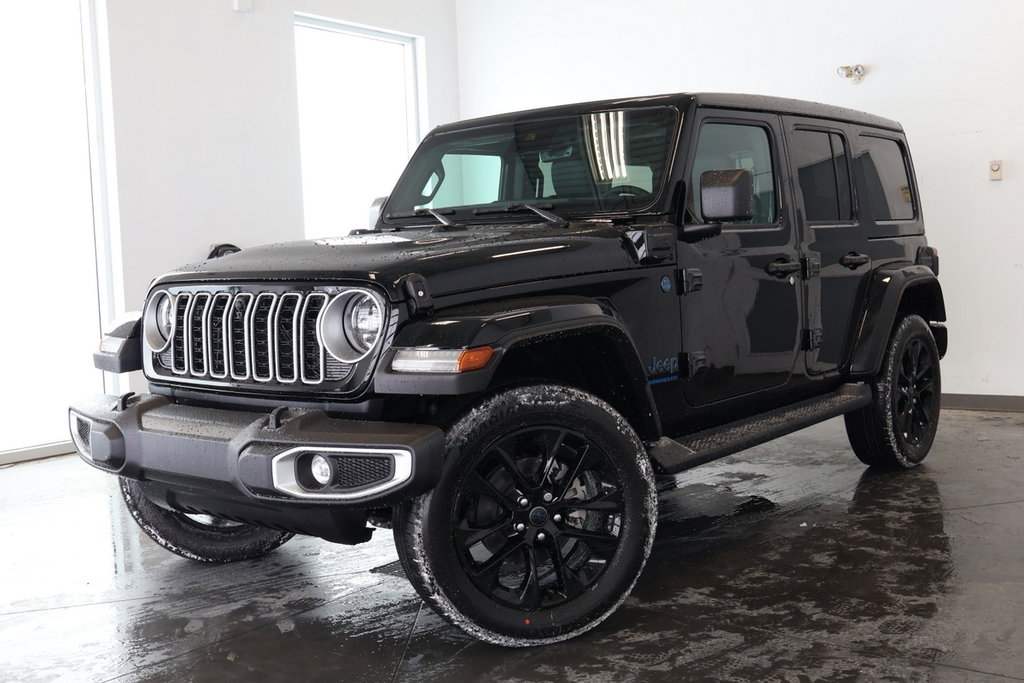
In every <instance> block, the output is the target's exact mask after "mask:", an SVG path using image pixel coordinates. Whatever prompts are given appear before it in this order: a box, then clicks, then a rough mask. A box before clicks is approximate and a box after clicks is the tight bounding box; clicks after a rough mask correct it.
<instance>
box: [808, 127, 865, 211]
mask: <svg viewBox="0 0 1024 683" xmlns="http://www.w3.org/2000/svg"><path fill="white" fill-rule="evenodd" d="M793 160H794V163H795V164H796V170H797V177H798V180H799V182H800V192H801V194H802V195H803V200H804V213H805V215H806V217H807V220H808V221H811V222H815V221H817V222H829V223H836V222H840V221H849V220H852V219H853V203H852V201H851V199H850V170H849V167H848V165H847V164H848V162H847V155H846V146H845V144H844V141H843V137H842V136H841V135H839V134H838V133H829V132H825V131H817V130H798V131H795V132H794V133H793Z"/></svg>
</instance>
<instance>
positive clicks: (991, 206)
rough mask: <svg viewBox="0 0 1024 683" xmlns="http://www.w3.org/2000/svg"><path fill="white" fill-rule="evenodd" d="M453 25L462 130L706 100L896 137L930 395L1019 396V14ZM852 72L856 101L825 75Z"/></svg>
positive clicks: (801, 9) (745, 7)
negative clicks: (909, 176)
mask: <svg viewBox="0 0 1024 683" xmlns="http://www.w3.org/2000/svg"><path fill="white" fill-rule="evenodd" d="M457 19H458V28H459V46H458V47H459V52H458V58H459V77H460V84H459V85H460V93H461V114H462V116H463V117H471V116H479V115H484V114H489V113H495V112H500V111H506V110H515V109H526V108H531V107H536V106H543V105H550V104H559V103H564V102H572V101H578V100H585V99H599V98H605V97H619V96H630V95H645V94H656V93H663V92H686V91H718V92H748V93H760V94H769V95H778V96H783V97H795V98H801V99H809V100H816V101H821V102H828V103H832V104H838V105H843V106H847V107H852V108H855V109H862V110H864V111H868V112H872V113H875V114H880V115H883V116H887V117H890V118H894V119H896V120H898V121H900V122H901V123H902V124H903V126H904V128H905V129H906V131H907V136H908V138H909V141H910V146H911V149H912V151H913V155H914V162H915V165H916V169H917V174H918V184H919V186H920V190H921V196H922V203H923V206H924V215H925V218H926V222H927V226H928V234H929V240H930V242H931V243H932V244H933V245H935V246H937V247H938V248H939V252H940V257H941V280H942V283H943V288H944V291H945V295H946V307H947V313H948V316H949V328H950V348H949V355H948V356H947V357H946V360H945V361H944V364H943V371H944V377H943V380H944V386H943V389H944V391H945V392H947V393H973V394H1007V395H1022V394H1024V353H1022V352H1021V345H1020V340H1021V339H1022V338H1024V315H1022V313H1021V312H1022V310H1024V304H1022V303H1021V294H1020V292H1021V289H1022V287H1021V282H1022V280H1024V226H1022V224H1021V220H1020V218H1019V214H1020V206H1021V198H1022V197H1024V123H1022V122H1024V116H1022V114H1024V73H1022V69H1024V41H1022V40H1021V38H1020V37H1021V36H1022V35H1024V3H1021V2H1019V0H975V1H974V2H971V3H954V2H942V3H929V2H924V1H914V2H911V1H907V0H902V1H898V2H897V1H894V0H859V1H858V2H854V3H825V2H821V1H820V0H786V1H785V2H764V0H733V1H731V2H718V3H716V2H708V1H707V0H683V1H679V0H675V1H672V2H669V1H660V2H659V1H656V0H633V1H632V2H629V3H624V2H615V1H612V0H523V1H521V2H515V3H498V2H480V1H479V0H457ZM857 63H860V64H863V65H864V66H866V67H867V68H868V74H867V77H866V79H865V80H864V82H863V83H861V84H860V85H856V86H853V85H850V84H849V83H847V82H845V80H844V79H841V78H839V77H838V76H837V75H836V67H837V66H839V65H846V64H857ZM991 159H1002V160H1004V162H1005V179H1004V180H1002V181H1000V182H992V181H990V180H989V179H988V162H989V160H991Z"/></svg>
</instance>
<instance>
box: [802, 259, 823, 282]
mask: <svg viewBox="0 0 1024 683" xmlns="http://www.w3.org/2000/svg"><path fill="white" fill-rule="evenodd" d="M800 265H801V266H802V270H803V276H804V279H805V280H810V279H811V278H812V277H814V276H815V275H820V274H821V261H819V260H818V259H816V258H814V257H813V256H804V257H803V258H802V259H800Z"/></svg>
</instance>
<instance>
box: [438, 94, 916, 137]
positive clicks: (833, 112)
mask: <svg viewBox="0 0 1024 683" xmlns="http://www.w3.org/2000/svg"><path fill="white" fill-rule="evenodd" d="M658 105H675V106H677V107H679V109H681V110H685V109H687V108H688V107H689V106H690V105H695V106H697V107H716V108H723V109H740V110H748V111H759V112H773V113H782V114H795V115H798V116H807V117H812V118H820V119H832V120H837V121H845V122H849V123H858V124H862V125H866V126H874V127H877V128H885V129H888V130H895V131H902V130H903V127H902V126H901V125H900V124H899V123H898V122H896V121H893V120H891V119H887V118H884V117H881V116H875V115H874V114H868V113H865V112H862V111H857V110H856V109H847V108H845V107H837V106H834V105H831V104H821V103H818V102H807V101H805V100H791V99H787V98H784V97H769V96H767V95H741V94H736V93H676V94H669V95H654V96H650V97H629V98H622V99H611V100H595V101H593V102H577V103H573V104H563V105H559V106H555V107H541V108H538V109H527V110H524V111H517V112H509V113H507V114H495V115H493V116H485V117H481V118H476V119H467V120H465V121H457V122H454V123H448V124H445V125H443V126H438V127H437V128H435V129H434V132H437V133H442V132H448V131H451V130H456V129H460V128H472V127H475V126H484V125H488V124H493V123H504V122H510V121H525V120H530V119H537V118H548V117H554V116H572V115H578V114H586V113H588V112H594V111H602V110H606V109H620V108H628V107H643V106H658Z"/></svg>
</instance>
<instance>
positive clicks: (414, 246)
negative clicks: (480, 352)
mask: <svg viewBox="0 0 1024 683" xmlns="http://www.w3.org/2000/svg"><path fill="white" fill-rule="evenodd" d="M621 232H622V230H621V228H619V227H616V226H614V225H612V224H611V223H610V222H608V221H581V222H575V223H571V224H570V225H569V226H568V227H565V228H559V227H555V226H552V225H549V224H547V223H540V224H532V223H528V224H524V223H516V224H512V225H494V224H484V225H473V226H469V227H467V228H466V229H458V230H447V231H443V232H442V231H438V230H434V229H429V228H420V229H406V230H402V231H400V232H379V233H367V234H359V235H349V236H347V237H338V238H331V239H319V240H309V241H304V242H283V243H278V244H269V245H265V246H261V247H253V248H250V249H243V250H242V251H240V252H237V253H235V254H229V255H227V256H222V257H220V258H216V259H209V260H206V261H202V262H200V263H195V264H192V265H188V266H184V267H182V268H180V269H178V270H176V271H174V272H171V273H168V274H166V275H164V276H163V277H161V278H159V279H158V281H157V282H156V283H155V284H166V283H171V282H215V281H265V282H272V281H282V280H284V281H309V282H320V281H345V280H349V281H351V280H359V281H364V282H365V281H371V282H376V283H378V284H380V285H381V286H383V287H384V288H385V289H387V290H388V292H389V294H390V295H391V298H392V299H394V300H398V299H400V298H401V295H400V294H399V292H398V287H397V284H396V283H397V282H398V281H399V280H401V278H403V277H404V276H406V275H409V274H410V273H417V274H419V275H422V276H423V277H425V278H426V280H427V283H428V287H429V288H430V293H431V295H432V296H443V295H446V294H455V293H459V292H465V291H472V290H479V289H487V288H489V287H494V286H498V285H505V284H515V283H519V282H527V281H532V280H543V279H548V278H556V277H564V276H567V275H579V274H584V273H595V272H606V271H613V270H621V269H625V268H629V267H631V266H632V265H634V262H633V260H632V259H631V258H630V257H629V254H628V252H627V251H626V249H625V248H624V246H623V243H622V239H621Z"/></svg>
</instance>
